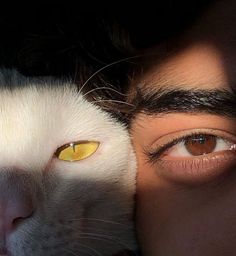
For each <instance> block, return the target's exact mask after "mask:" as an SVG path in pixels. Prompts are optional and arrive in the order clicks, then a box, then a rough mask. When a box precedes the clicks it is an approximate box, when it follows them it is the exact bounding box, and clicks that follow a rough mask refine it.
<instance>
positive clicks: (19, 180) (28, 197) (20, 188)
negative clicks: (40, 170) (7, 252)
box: [0, 168, 34, 239]
mask: <svg viewBox="0 0 236 256" xmlns="http://www.w3.org/2000/svg"><path fill="white" fill-rule="evenodd" d="M33 197H34V193H33V189H32V182H31V181H30V179H29V177H28V175H26V174H25V172H23V171H22V170H19V169H10V168H7V169H6V168H4V169H0V239H4V237H5V238H6V237H7V236H8V235H10V234H11V233H12V232H13V231H15V230H16V228H17V227H18V225H19V224H21V223H22V222H24V221H25V220H26V219H28V218H30V217H31V216H32V214H33V212H34V206H33Z"/></svg>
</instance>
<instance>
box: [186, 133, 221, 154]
mask: <svg viewBox="0 0 236 256" xmlns="http://www.w3.org/2000/svg"><path fill="white" fill-rule="evenodd" d="M216 143H217V137H216V136H213V135H204V134H199V135H195V136H191V137H189V138H187V139H186V140H185V143H184V145H185V147H186V149H187V150H188V152H189V153H190V154H191V155H193V156H200V155H205V154H210V153H212V152H213V151H214V149H215V148H216Z"/></svg>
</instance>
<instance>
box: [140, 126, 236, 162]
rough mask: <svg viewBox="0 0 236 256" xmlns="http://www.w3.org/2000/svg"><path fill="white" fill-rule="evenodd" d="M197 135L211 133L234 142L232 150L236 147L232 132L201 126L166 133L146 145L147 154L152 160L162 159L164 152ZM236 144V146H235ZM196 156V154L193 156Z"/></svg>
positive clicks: (235, 138)
mask: <svg viewBox="0 0 236 256" xmlns="http://www.w3.org/2000/svg"><path fill="white" fill-rule="evenodd" d="M197 135H210V136H215V137H217V138H221V139H223V140H225V141H228V142H231V143H232V150H233V149H236V136H235V135H233V134H232V133H230V132H228V131H227V132H226V131H223V130H220V129H212V128H210V129H209V128H199V129H191V130H189V129H188V130H181V131H175V132H172V133H169V134H166V135H163V136H161V137H159V138H158V139H157V140H155V142H154V143H152V145H150V146H149V147H146V148H145V149H144V151H145V154H146V155H147V156H148V158H149V160H150V162H155V161H156V160H158V159H160V157H161V156H162V155H163V153H164V152H166V151H167V150H168V149H170V148H171V147H173V146H174V145H177V144H178V143H180V142H181V141H184V140H186V139H187V138H190V137H192V136H197ZM234 145H235V146H234ZM191 157H194V156H191Z"/></svg>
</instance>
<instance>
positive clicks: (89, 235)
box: [77, 233, 132, 250]
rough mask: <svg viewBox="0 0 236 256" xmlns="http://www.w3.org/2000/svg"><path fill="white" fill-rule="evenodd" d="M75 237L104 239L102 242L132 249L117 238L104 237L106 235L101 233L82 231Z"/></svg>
mask: <svg viewBox="0 0 236 256" xmlns="http://www.w3.org/2000/svg"><path fill="white" fill-rule="evenodd" d="M77 238H79V239H87V240H89V239H92V240H98V241H104V242H107V243H112V244H119V245H121V246H122V247H123V248H124V249H127V250H132V249H131V248H130V247H129V246H128V245H127V244H124V243H122V242H121V241H120V240H118V239H114V238H113V237H106V236H103V235H98V234H95V233H82V235H78V236H77Z"/></svg>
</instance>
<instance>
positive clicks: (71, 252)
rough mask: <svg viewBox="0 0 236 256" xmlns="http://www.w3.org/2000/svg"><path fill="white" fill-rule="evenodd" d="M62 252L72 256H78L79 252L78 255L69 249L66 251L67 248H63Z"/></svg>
mask: <svg viewBox="0 0 236 256" xmlns="http://www.w3.org/2000/svg"><path fill="white" fill-rule="evenodd" d="M62 250H63V251H65V252H68V253H70V254H71V255H74V256H78V254H77V252H76V254H75V253H74V252H73V251H71V250H69V249H65V248H62ZM90 255H91V254H90Z"/></svg>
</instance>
